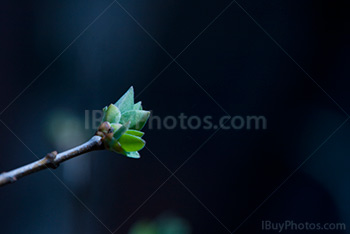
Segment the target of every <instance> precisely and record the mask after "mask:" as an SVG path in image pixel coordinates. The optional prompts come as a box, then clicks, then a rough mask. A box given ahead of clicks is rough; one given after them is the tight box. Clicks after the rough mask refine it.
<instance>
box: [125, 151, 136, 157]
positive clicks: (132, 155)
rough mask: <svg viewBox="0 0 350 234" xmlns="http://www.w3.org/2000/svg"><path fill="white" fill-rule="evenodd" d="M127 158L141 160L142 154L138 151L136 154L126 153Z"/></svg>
mask: <svg viewBox="0 0 350 234" xmlns="http://www.w3.org/2000/svg"><path fill="white" fill-rule="evenodd" d="M125 154H126V156H127V157H129V158H140V154H139V152H137V151H134V152H125Z"/></svg>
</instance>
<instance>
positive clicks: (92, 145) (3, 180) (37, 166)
mask: <svg viewBox="0 0 350 234" xmlns="http://www.w3.org/2000/svg"><path fill="white" fill-rule="evenodd" d="M102 143H103V142H102V138H101V137H100V136H93V137H92V138H91V139H90V140H89V141H87V142H85V143H84V144H81V145H79V146H77V147H75V148H73V149H70V150H67V151H64V152H62V153H59V154H57V152H56V151H54V152H51V153H49V154H47V155H46V156H45V157H44V158H42V159H40V160H38V161H35V162H32V163H30V164H27V165H25V166H22V167H19V168H17V169H14V170H12V171H9V172H4V173H2V174H0V186H3V185H6V184H9V183H13V182H16V181H17V180H18V179H20V178H22V177H24V176H26V175H29V174H32V173H34V172H37V171H41V170H43V169H46V168H57V167H58V166H59V164H60V163H61V162H64V161H66V160H69V159H71V158H74V157H76V156H78V155H81V154H85V153H87V152H91V151H94V150H99V149H103V144H102Z"/></svg>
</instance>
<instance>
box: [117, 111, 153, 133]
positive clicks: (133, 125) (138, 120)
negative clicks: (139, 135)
mask: <svg viewBox="0 0 350 234" xmlns="http://www.w3.org/2000/svg"><path fill="white" fill-rule="evenodd" d="M149 116H150V112H149V111H143V110H132V111H127V112H124V113H123V114H122V117H121V118H120V123H125V122H127V121H130V129H135V130H141V129H142V128H143V127H144V126H145V124H146V122H147V120H148V118H149Z"/></svg>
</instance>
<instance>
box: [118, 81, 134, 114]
mask: <svg viewBox="0 0 350 234" xmlns="http://www.w3.org/2000/svg"><path fill="white" fill-rule="evenodd" d="M115 105H116V106H117V107H118V108H119V110H120V112H121V113H123V112H125V111H129V110H132V109H133V108H134V88H133V87H132V86H131V87H130V88H129V90H128V91H127V92H126V93H125V94H124V95H123V96H122V97H121V98H120V99H119V100H118V101H117V102H116V103H115Z"/></svg>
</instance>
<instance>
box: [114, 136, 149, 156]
mask: <svg viewBox="0 0 350 234" xmlns="http://www.w3.org/2000/svg"><path fill="white" fill-rule="evenodd" d="M119 142H120V144H121V146H122V148H123V149H124V150H125V151H126V152H133V151H139V150H141V149H142V148H143V147H144V146H145V144H146V142H145V141H144V140H142V139H141V138H140V137H137V136H133V135H129V134H124V135H122V136H121V137H120V138H119Z"/></svg>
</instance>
